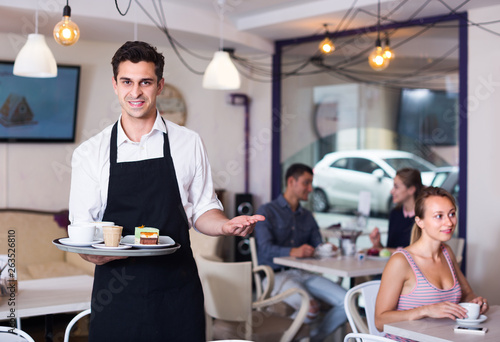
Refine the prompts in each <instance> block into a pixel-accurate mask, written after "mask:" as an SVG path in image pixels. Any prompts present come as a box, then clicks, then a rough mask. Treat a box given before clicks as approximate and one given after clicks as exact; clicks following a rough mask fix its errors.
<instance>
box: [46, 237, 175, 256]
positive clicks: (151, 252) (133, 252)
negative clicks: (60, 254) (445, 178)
mask: <svg viewBox="0 0 500 342" xmlns="http://www.w3.org/2000/svg"><path fill="white" fill-rule="evenodd" d="M52 243H53V244H54V245H55V246H56V247H57V248H59V249H60V250H62V251H65V252H70V253H79V254H91V255H102V256H129V257H136V256H157V255H166V254H172V253H175V252H176V251H177V250H178V249H179V248H181V245H180V244H178V243H176V244H175V245H173V246H169V247H165V248H156V249H142V248H135V247H132V248H130V249H100V248H94V247H75V246H69V245H65V244H62V243H60V242H59V239H54V240H53V241H52Z"/></svg>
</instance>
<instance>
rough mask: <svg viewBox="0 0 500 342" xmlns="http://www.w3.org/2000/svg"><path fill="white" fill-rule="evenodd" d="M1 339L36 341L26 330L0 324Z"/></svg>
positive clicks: (6, 340)
mask: <svg viewBox="0 0 500 342" xmlns="http://www.w3.org/2000/svg"><path fill="white" fill-rule="evenodd" d="M0 341H2V342H26V341H28V342H35V340H34V339H33V338H32V337H31V336H30V335H28V334H27V333H26V332H24V331H22V330H19V329H16V328H12V327H4V326H0Z"/></svg>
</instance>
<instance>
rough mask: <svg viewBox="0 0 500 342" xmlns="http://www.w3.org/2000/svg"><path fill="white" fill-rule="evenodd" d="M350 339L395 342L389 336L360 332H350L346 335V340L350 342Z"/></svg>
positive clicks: (367, 341) (369, 341) (345, 341)
mask: <svg viewBox="0 0 500 342" xmlns="http://www.w3.org/2000/svg"><path fill="white" fill-rule="evenodd" d="M350 339H356V341H358V342H359V341H362V342H394V341H393V340H390V339H388V338H385V337H382V336H375V335H369V334H359V333H350V334H347V335H346V337H344V342H349V340H350Z"/></svg>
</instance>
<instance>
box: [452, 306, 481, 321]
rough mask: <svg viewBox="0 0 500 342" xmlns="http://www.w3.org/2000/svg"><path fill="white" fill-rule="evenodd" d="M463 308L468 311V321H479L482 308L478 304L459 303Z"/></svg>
mask: <svg viewBox="0 0 500 342" xmlns="http://www.w3.org/2000/svg"><path fill="white" fill-rule="evenodd" d="M458 305H460V306H461V307H463V308H465V309H467V318H466V319H477V318H478V317H479V313H480V308H481V307H480V306H479V304H476V303H459V304H458Z"/></svg>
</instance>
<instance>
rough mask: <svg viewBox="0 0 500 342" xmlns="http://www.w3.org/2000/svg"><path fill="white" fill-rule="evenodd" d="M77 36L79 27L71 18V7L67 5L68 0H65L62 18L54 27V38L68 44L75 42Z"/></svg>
mask: <svg viewBox="0 0 500 342" xmlns="http://www.w3.org/2000/svg"><path fill="white" fill-rule="evenodd" d="M79 38H80V29H79V28H78V25H77V24H76V23H75V22H74V21H72V20H71V7H69V0H66V6H64V9H63V17H62V20H61V21H60V22H58V23H57V24H56V26H55V27H54V39H55V40H56V42H57V43H59V44H61V45H63V46H69V45H73V44H75V43H76V42H77V41H78V39H79Z"/></svg>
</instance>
